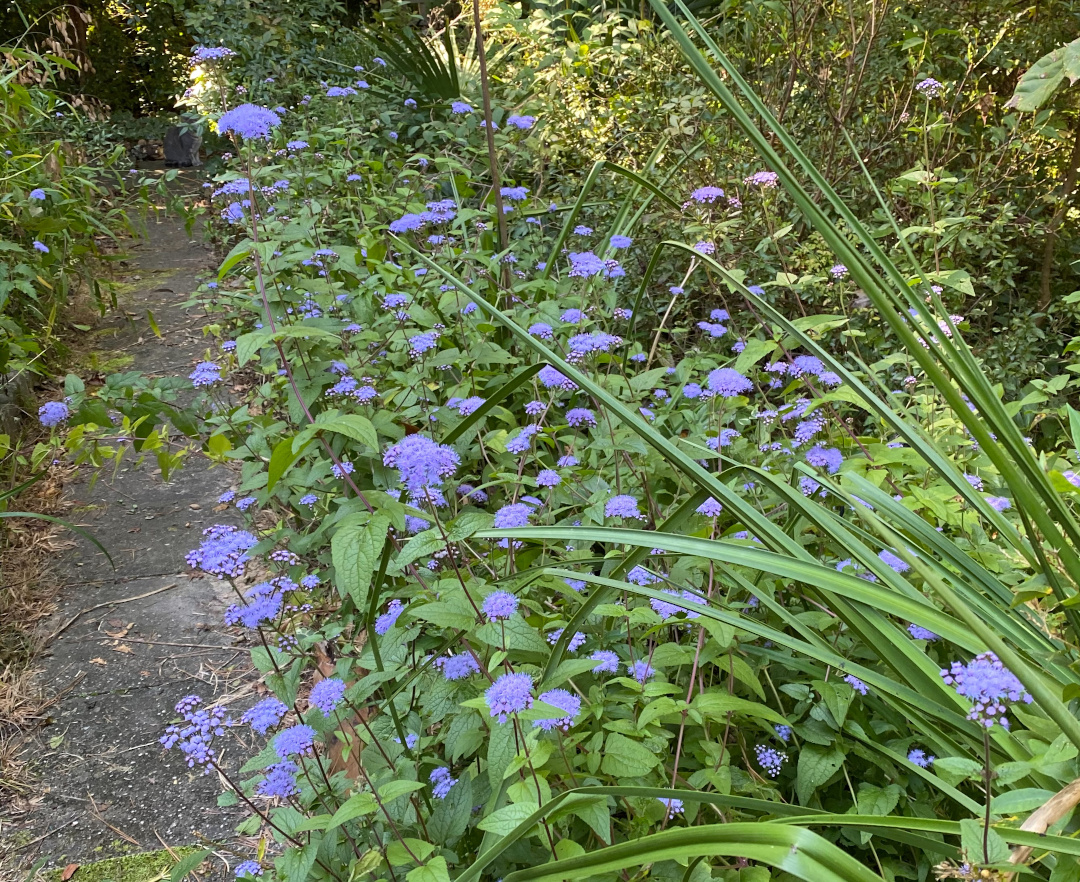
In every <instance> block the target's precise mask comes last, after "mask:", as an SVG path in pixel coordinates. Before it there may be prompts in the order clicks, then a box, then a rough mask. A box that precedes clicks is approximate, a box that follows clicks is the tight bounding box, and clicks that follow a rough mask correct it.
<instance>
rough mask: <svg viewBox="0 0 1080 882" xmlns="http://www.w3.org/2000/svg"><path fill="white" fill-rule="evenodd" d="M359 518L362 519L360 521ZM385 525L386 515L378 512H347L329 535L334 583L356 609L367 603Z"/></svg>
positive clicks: (386, 523) (387, 518)
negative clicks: (362, 521) (335, 529)
mask: <svg viewBox="0 0 1080 882" xmlns="http://www.w3.org/2000/svg"><path fill="white" fill-rule="evenodd" d="M354 518H355V519H354ZM360 518H363V519H364V520H365V521H366V522H364V523H360V522H359V520H360ZM389 529H390V518H389V517H388V516H387V515H385V514H383V513H382V512H376V513H375V514H373V515H371V516H370V519H369V518H368V516H367V515H361V516H356V515H350V516H348V517H347V518H345V519H344V520H343V521H342V523H341V525H340V526H339V527H338V529H337V531H336V532H335V533H334V535H333V537H331V539H330V555H331V558H332V560H333V563H334V584H335V585H336V586H337V590H338V594H340V595H341V596H342V597H346V596H347V597H351V598H352V601H353V603H354V604H355V605H356V607H357V609H364V608H365V607H366V605H367V603H366V601H367V597H368V590H369V589H370V587H371V577H372V575H373V574H374V572H375V567H376V566H377V565H378V563H379V554H380V552H381V551H382V547H383V544H384V543H385V542H386V534H387V532H388V531H389Z"/></svg>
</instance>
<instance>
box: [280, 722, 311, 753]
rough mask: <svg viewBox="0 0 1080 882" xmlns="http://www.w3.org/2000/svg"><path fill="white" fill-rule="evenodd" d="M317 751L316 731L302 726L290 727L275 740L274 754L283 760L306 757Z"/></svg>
mask: <svg viewBox="0 0 1080 882" xmlns="http://www.w3.org/2000/svg"><path fill="white" fill-rule="evenodd" d="M314 750H315V730H314V729H312V728H311V726H305V725H304V724H302V723H301V724H300V725H297V726H290V727H289V728H288V729H284V730H282V731H281V732H279V733H278V734H277V736H276V737H275V738H274V752H275V753H276V754H277V755H278V756H279V757H280V758H281V759H283V760H287V759H289V757H292V756H305V755H308V754H311V753H313V752H314Z"/></svg>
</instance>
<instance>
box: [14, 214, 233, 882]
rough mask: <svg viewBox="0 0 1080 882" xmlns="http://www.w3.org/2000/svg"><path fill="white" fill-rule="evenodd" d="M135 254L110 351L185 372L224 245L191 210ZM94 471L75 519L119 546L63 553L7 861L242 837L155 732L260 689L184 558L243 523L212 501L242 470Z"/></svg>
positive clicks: (79, 493) (67, 858)
mask: <svg viewBox="0 0 1080 882" xmlns="http://www.w3.org/2000/svg"><path fill="white" fill-rule="evenodd" d="M127 250H128V254H129V260H128V262H129V268H128V278H127V281H128V282H129V283H130V284H129V286H128V287H129V291H130V293H128V294H127V295H125V296H124V297H123V298H122V299H123V301H124V306H125V307H126V313H127V314H126V315H119V316H118V317H116V318H113V319H112V320H110V321H107V322H106V323H104V324H103V325H102V326H101V328H100V329H99V331H98V333H99V334H100V339H99V341H98V342H97V344H96V345H97V348H99V349H101V350H102V351H103V353H104V354H105V356H106V357H108V356H109V355H113V356H114V357H116V356H122V355H126V356H130V357H132V358H133V359H134V361H133V363H132V364H131V365H130V367H129V368H125V369H126V370H138V371H142V372H144V373H146V374H150V375H155V376H177V375H179V376H186V375H187V374H188V373H190V371H191V369H192V366H193V365H194V363H195V362H197V361H200V360H202V355H203V353H204V350H205V343H204V341H203V337H202V333H201V327H202V321H201V318H200V316H199V315H198V314H197V311H195V310H188V309H184V308H183V307H182V306H180V305H179V304H182V303H183V302H184V301H185V300H187V299H188V297H189V295H190V294H191V292H192V291H194V290H195V288H196V286H197V285H198V283H199V280H200V278H206V277H207V275H209V274H210V272H212V270H213V269H215V268H216V267H215V264H214V259H213V255H212V253H211V251H210V250H209V249H208V248H207V247H206V246H205V245H204V244H203V243H201V242H199V241H194V240H191V239H189V237H188V235H187V234H186V233H185V231H184V225H183V222H182V221H181V220H179V219H177V218H175V217H168V218H166V217H164V216H161V215H159V216H158V217H157V218H154V217H150V218H148V219H147V221H146V235H145V236H144V237H142V238H140V239H138V240H134V241H132V242H130V243H128V249H127ZM147 310H151V311H152V312H153V315H154V317H155V319H156V321H157V324H158V326H159V328H160V331H161V334H162V337H161V339H159V338H158V337H157V336H156V335H155V334H154V333H153V331H152V330H151V328H150V327H149V323H148V321H147ZM89 478H90V472H89V471H86V472H85V473H84V474H82V475H80V477H79V479H78V480H77V481H76V482H74V483H73V484H72V485H70V486H69V488H68V491H67V492H68V494H69V496H70V498H71V499H72V501H73V502H74V504H75V508H74V510H73V512H72V514H71V519H72V520H73V521H75V522H76V523H78V524H81V525H83V526H85V527H86V528H87V529H88V530H90V531H91V532H92V533H93V535H94V536H95V537H97V538H98V540H99V541H101V543H102V544H103V545H105V547H106V548H108V549H109V551H110V553H111V554H112V556H113V558H114V560H115V562H116V569H115V570H113V569H112V567H110V566H109V563H108V561H107V560H106V559H105V557H104V556H103V555H102V554H101V553H100V552H99V551H97V549H95V548H94V547H93V546H92V545H91V544H90V543H88V542H85V541H83V540H78V542H77V544H76V545H75V546H74V547H73V548H71V549H69V550H68V551H66V552H64V553H63V556H62V559H61V560H60V561H59V565H58V567H57V572H58V574H59V576H60V578H62V579H63V581H64V585H65V587H64V591H63V595H62V598H61V602H60V606H59V609H58V610H57V612H56V614H55V615H54V616H53V617H52V619H51V620H50V621H49V622H48V623H47V628H48V629H49V632H50V633H52V632H55V631H59V630H60V629H61V628H63V631H62V633H60V634H59V636H58V637H57V638H56V639H55V640H54V641H53V642H52V644H51V647H50V651H49V654H48V655H47V656H46V657H45V658H43V659H42V660H41V665H40V666H41V672H40V676H41V679H42V681H43V683H44V684H46V687H47V688H48V689H49V690H50V691H51V692H52V693H53V694H56V695H58V696H59V697H58V698H57V700H56V703H55V705H54V706H53V707H52V709H51V711H50V713H51V717H52V722H51V724H50V725H48V726H46V727H45V728H43V729H42V730H41V731H40V732H39V733H38V734H37V736H36V744H35V745H34V746H33V748H32V750H31V756H32V759H33V770H34V772H35V774H36V775H37V778H38V782H39V786H38V787H37V790H36V794H35V796H34V798H33V799H32V800H31V802H30V804H29V805H28V806H24V807H23V808H24V809H25V810H24V811H22V812H21V814H19V815H15V817H14V818H13V819H9V823H8V824H7V825H5V829H4V831H3V836H2V837H0V838H2V840H3V842H4V843H5V844H6V850H7V851H8V857H7V859H6V860H5V865H6V866H8V867H11V866H13V865H14V866H15V867H20V868H28V867H30V866H32V865H33V864H34V863H35V862H36V861H38V860H40V859H42V858H47V859H48V862H49V865H51V866H61V867H62V866H64V865H65V864H68V863H77V864H83V865H85V864H86V863H87V862H89V861H94V860H97V859H100V858H103V857H108V856H111V855H120V854H125V853H132V852H141V851H148V850H158V849H161V848H162V845H163V843H167V844H168V845H170V846H182V845H187V844H192V843H197V842H199V841H200V840H201V839H202V838H203V837H205V838H206V839H209V840H215V841H222V840H226V839H230V838H233V836H234V835H235V834H233V829H234V827H235V825H236V822H237V820H238V818H239V815H238V814H237V813H236V810H235V809H221V808H218V806H217V796H218V794H219V793H220V792H221V786H220V783H219V781H218V779H217V776H216V775H214V776H207V777H203V776H201V775H197V774H192V773H190V772H189V771H188V770H187V768H186V766H185V765H184V763H183V760H182V758H181V756H180V755H179V754H177V752H175V751H174V752H171V753H168V754H165V753H164V752H163V749H162V747H161V745H160V744H159V743H158V739H159V738H160V736H161V734H162V731H163V729H164V727H165V726H166V725H167V724H168V723H169V722H170V721H171V720H172V718H173V717H174V716H175V714H174V712H173V707H174V705H175V704H176V702H177V700H178V699H180V698H181V697H182V696H184V695H188V694H190V693H196V694H199V695H201V696H202V697H203V699H204V700H206V701H210V700H213V699H217V700H219V701H223V702H226V703H228V702H230V701H234V702H236V703H237V706H238V709H239V708H242V707H243V705H244V702H245V700H246V699H247V697H248V696H249V694H250V683H251V679H250V677H249V676H248V674H249V668H250V663H249V661H248V658H247V651H246V648H245V647H243V646H240V645H235V639H234V637H233V635H231V634H228V633H226V632H225V631H224V629H223V628H222V613H223V611H224V609H225V606H226V605H227V603H228V602H229V597H230V595H229V594H228V593H227V592H228V585H227V584H226V583H223V582H219V581H217V580H213V579H208V578H205V577H193V576H192V575H190V574H189V571H188V567H187V566H186V564H185V561H184V555H185V554H186V552H187V551H189V550H190V549H191V548H193V547H195V546H196V545H197V544H198V536H199V533H200V532H201V530H202V529H203V528H204V527H206V526H209V525H210V524H212V523H222V522H228V521H229V520H235V515H233V516H232V517H230V512H227V511H223V512H215V511H214V508H215V506H216V505H217V499H218V497H219V496H220V495H221V493H222V492H223V491H224V490H226V489H228V488H229V486H230V480H231V478H232V475H231V473H230V472H229V471H228V470H227V469H226V468H224V467H221V466H218V467H215V468H211V467H209V466H208V464H207V463H206V462H205V461H204V460H200V459H198V458H191V459H189V460H188V462H187V464H186V465H185V466H184V468H183V469H182V470H181V471H180V472H179V473H178V474H177V475H176V476H174V477H173V479H172V481H171V482H170V483H168V484H166V483H164V482H163V481H162V480H161V476H160V473H159V471H158V469H157V464H156V461H155V460H154V459H153V458H152V457H151V458H148V459H147V460H146V461H145V462H143V463H142V464H141V465H140V466H138V467H135V457H134V456H133V455H129V457H127V458H126V459H125V465H124V467H123V468H121V470H120V472H119V473H118V474H116V475H115V476H114V475H112V473H111V472H106V473H104V474H103V475H102V476H101V478H100V479H99V480H98V482H97V483H96V484H94V485H93V486H91V485H90V481H89ZM84 610H89V611H87V612H83V614H82V615H80V616H79V617H78V618H77V619H75V621H74V622H73V623H71V624H70V625H68V623H69V622H70V621H71V619H72V618H73V617H75V616H76V614H78V613H80V612H82V611H84ZM65 626H67V627H65ZM233 752H234V753H237V754H238V752H237V751H233ZM225 759H226V761H228V759H229V758H228V756H226V757H225ZM234 759H236V760H239V756H238V755H237V756H235V757H234ZM13 846H14V847H18V849H19V850H18V851H17V852H15V853H12V851H11V849H12V847H13ZM2 851H3V849H0V853H2ZM86 869H88V868H85V867H84V869H83V870H80V871H79V873H77V874H76V875H75V876H74V877H73V882H79V880H80V878H83V877H84V876H86V875H87V874H86V873H85V870H86ZM6 872H10V870H8V871H4V870H0V879H4V874H5V873H6ZM13 878H22V876H21V875H20V876H17V877H13ZM117 882H120V880H119V879H117Z"/></svg>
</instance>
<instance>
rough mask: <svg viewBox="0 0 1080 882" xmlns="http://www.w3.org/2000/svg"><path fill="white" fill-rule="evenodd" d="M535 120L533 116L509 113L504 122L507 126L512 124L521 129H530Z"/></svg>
mask: <svg viewBox="0 0 1080 882" xmlns="http://www.w3.org/2000/svg"><path fill="white" fill-rule="evenodd" d="M535 122H536V117H535V116H519V115H518V114H516V113H512V114H510V116H508V117H507V118H506V124H507V125H508V126H513V127H514V128H515V129H522V130H526V129H531V128H532V127H533V124H534V123H535Z"/></svg>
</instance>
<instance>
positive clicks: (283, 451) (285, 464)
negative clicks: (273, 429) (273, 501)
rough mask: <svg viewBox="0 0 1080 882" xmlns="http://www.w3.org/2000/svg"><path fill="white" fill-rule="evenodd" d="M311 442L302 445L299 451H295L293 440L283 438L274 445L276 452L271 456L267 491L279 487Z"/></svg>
mask: <svg viewBox="0 0 1080 882" xmlns="http://www.w3.org/2000/svg"><path fill="white" fill-rule="evenodd" d="M308 444H310V442H308V443H305V444H302V445H301V446H300V449H299V450H293V439H292V438H291V437H290V438H282V439H281V440H280V441H278V443H277V444H275V445H274V450H273V452H272V453H271V454H270V466H269V469H268V470H267V471H268V474H267V479H266V489H267V491H270V490H273V489H274V487H275V486H277V482H278V481H280V480H281V479H282V478H283V477H285V474H286V473H287V472H288V471H289V469H291V468H292V467H293V465H294V464H295V463H296V461H297V460H298V459H299V458H300V457H301V456H303V454H304V451H305V450H307V448H308Z"/></svg>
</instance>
